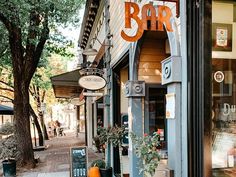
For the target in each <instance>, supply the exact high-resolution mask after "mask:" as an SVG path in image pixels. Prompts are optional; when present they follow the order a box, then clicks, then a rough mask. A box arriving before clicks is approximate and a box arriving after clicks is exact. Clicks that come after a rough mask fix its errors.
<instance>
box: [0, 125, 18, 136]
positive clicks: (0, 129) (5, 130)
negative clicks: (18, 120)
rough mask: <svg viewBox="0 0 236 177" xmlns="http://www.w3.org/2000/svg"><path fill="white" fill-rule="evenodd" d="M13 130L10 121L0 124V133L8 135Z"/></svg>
mask: <svg viewBox="0 0 236 177" xmlns="http://www.w3.org/2000/svg"><path fill="white" fill-rule="evenodd" d="M14 131H15V127H14V125H13V124H12V123H9V122H7V123H5V124H3V125H1V126H0V135H10V134H13V133H14Z"/></svg>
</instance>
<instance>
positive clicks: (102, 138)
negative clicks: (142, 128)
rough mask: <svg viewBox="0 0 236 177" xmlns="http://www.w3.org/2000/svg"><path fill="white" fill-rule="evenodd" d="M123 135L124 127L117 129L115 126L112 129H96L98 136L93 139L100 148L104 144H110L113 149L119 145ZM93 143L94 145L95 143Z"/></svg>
mask: <svg viewBox="0 0 236 177" xmlns="http://www.w3.org/2000/svg"><path fill="white" fill-rule="evenodd" d="M124 135H125V127H124V126H122V127H119V126H117V125H115V126H114V127H108V128H104V127H98V135H97V136H96V138H95V139H94V141H96V142H97V143H98V142H99V143H100V146H103V145H104V144H105V143H111V144H112V145H113V146H114V147H117V146H119V145H120V144H121V141H122V139H123V137H124ZM96 142H95V143H96Z"/></svg>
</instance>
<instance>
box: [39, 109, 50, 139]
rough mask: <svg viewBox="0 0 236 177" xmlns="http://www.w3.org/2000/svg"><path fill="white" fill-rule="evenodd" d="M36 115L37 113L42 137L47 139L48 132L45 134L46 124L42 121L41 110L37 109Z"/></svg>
mask: <svg viewBox="0 0 236 177" xmlns="http://www.w3.org/2000/svg"><path fill="white" fill-rule="evenodd" d="M38 115H39V120H40V125H41V128H42V130H43V136H44V139H45V140H48V134H47V129H46V126H45V123H44V117H43V112H42V111H38Z"/></svg>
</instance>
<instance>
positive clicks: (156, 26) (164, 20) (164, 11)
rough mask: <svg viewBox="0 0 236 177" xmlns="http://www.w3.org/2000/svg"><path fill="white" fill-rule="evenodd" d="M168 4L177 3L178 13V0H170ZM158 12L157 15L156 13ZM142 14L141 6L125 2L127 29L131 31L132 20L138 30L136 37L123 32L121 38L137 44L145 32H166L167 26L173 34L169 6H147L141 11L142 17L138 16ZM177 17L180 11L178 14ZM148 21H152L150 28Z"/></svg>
mask: <svg viewBox="0 0 236 177" xmlns="http://www.w3.org/2000/svg"><path fill="white" fill-rule="evenodd" d="M168 2H175V3H176V11H177V9H178V8H179V1H178V0H169V1H168ZM156 11H157V13H156ZM139 12H140V9H139V5H138V4H137V3H134V2H125V28H128V29H131V28H132V26H131V19H133V20H134V21H135V22H136V23H137V25H138V29H137V32H136V34H135V35H134V36H129V35H127V34H126V33H125V32H124V30H122V31H121V37H122V38H123V39H124V40H126V41H129V42H135V41H137V40H138V39H140V38H141V37H142V35H143V32H144V30H151V31H164V27H163V25H164V24H165V27H166V30H167V31H169V32H172V31H173V29H172V26H171V21H170V19H171V17H172V12H171V9H170V8H169V7H168V6H163V5H158V6H154V5H153V4H152V3H149V4H145V5H144V6H143V7H142V10H141V14H142V15H141V17H139V16H138V14H139ZM176 13H177V16H178V15H179V11H177V12H176ZM148 21H150V22H151V23H150V27H148Z"/></svg>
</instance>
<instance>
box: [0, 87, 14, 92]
mask: <svg viewBox="0 0 236 177" xmlns="http://www.w3.org/2000/svg"><path fill="white" fill-rule="evenodd" d="M0 90H5V91H9V92H14V90H12V89H8V88H4V87H0Z"/></svg>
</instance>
